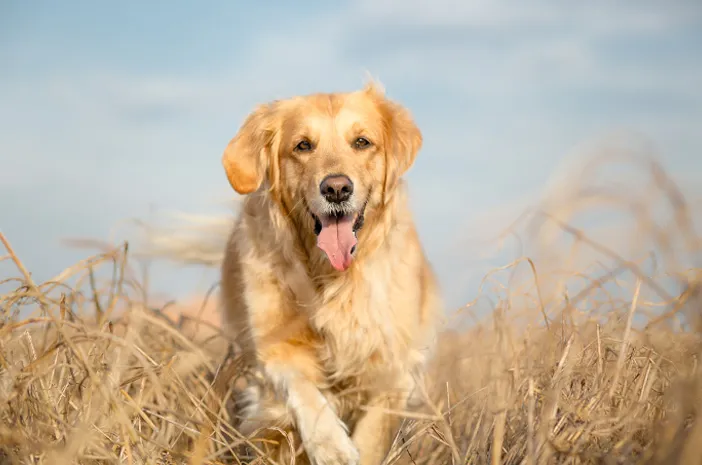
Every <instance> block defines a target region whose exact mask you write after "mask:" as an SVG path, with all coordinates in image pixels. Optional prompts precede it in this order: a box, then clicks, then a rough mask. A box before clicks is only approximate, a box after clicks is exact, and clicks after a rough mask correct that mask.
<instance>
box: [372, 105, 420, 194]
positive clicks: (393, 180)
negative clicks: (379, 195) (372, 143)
mask: <svg viewBox="0 0 702 465" xmlns="http://www.w3.org/2000/svg"><path fill="white" fill-rule="evenodd" d="M382 108H383V115H384V118H385V129H386V137H387V140H386V146H385V151H386V166H387V168H386V169H387V173H386V189H387V190H391V189H393V188H394V187H395V185H396V184H397V182H398V181H399V179H400V177H401V176H402V175H403V174H405V172H407V170H408V169H409V168H410V167H411V166H412V165H413V164H414V160H415V159H416V158H417V153H419V150H420V149H421V148H422V142H423V138H422V132H421V131H420V130H419V128H418V127H417V125H416V124H415V122H414V120H413V119H412V115H411V114H410V112H409V111H408V110H407V109H406V108H404V107H403V106H401V105H399V104H397V103H395V102H392V101H389V100H387V99H384V101H383V103H382Z"/></svg>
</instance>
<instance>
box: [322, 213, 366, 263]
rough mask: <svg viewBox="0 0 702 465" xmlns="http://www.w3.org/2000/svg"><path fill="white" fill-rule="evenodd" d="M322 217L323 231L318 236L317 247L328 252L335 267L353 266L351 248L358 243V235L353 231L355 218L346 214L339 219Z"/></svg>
mask: <svg viewBox="0 0 702 465" xmlns="http://www.w3.org/2000/svg"><path fill="white" fill-rule="evenodd" d="M320 219H321V221H322V231H321V232H320V233H319V236H317V247H319V248H320V249H322V250H323V251H324V253H326V254H327V257H328V258H329V261H330V262H331V264H332V266H333V267H334V269H336V270H338V271H345V270H346V269H347V268H348V267H349V266H351V260H352V259H353V258H352V257H351V250H352V249H353V247H354V246H355V245H356V236H355V235H354V233H353V222H354V218H353V216H352V215H346V216H344V217H342V218H339V219H336V218H333V217H326V218H320Z"/></svg>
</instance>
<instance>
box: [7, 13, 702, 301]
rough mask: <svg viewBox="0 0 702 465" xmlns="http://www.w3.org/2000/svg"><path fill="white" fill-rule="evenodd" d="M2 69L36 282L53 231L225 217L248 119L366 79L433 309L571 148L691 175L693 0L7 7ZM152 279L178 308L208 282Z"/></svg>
mask: <svg viewBox="0 0 702 465" xmlns="http://www.w3.org/2000/svg"><path fill="white" fill-rule="evenodd" d="M0 62H2V63H3V66H2V72H1V73H0V102H1V103H0V128H1V129H0V130H1V131H2V133H1V135H0V230H2V232H3V233H4V234H5V235H6V236H7V237H8V239H9V240H10V241H11V242H12V244H13V246H14V248H15V249H16V252H17V254H18V255H19V256H20V257H21V258H22V260H23V261H24V263H25V265H26V266H27V267H28V268H29V269H30V270H31V271H32V273H33V275H34V276H35V279H37V280H39V281H41V280H45V279H49V278H50V277H52V276H54V275H56V274H57V273H59V272H60V271H61V270H63V269H64V268H66V267H68V266H70V265H72V264H73V263H75V262H76V261H77V260H79V259H81V258H84V257H85V256H87V255H89V254H90V251H86V250H75V249H71V248H67V247H66V246H65V245H63V244H62V242H61V240H62V239H64V238H70V237H90V238H96V239H108V238H110V239H111V240H113V241H114V242H115V243H117V242H119V241H120V240H122V239H124V237H120V236H117V237H114V231H115V226H116V225H118V224H119V223H120V222H121V221H124V220H126V219H130V218H141V219H144V218H146V217H147V216H148V215H149V214H150V212H152V211H154V209H155V210H156V211H185V212H189V213H195V214H198V213H210V212H215V211H217V212H221V211H222V210H221V206H220V203H219V202H221V201H222V200H225V201H226V200H227V199H229V198H233V197H234V195H235V194H234V193H233V192H232V191H231V189H230V188H229V185H228V183H227V181H226V178H225V176H224V173H223V171H222V167H221V164H220V157H221V154H222V152H223V149H224V147H225V146H226V144H227V143H228V141H229V140H230V139H231V138H232V137H233V136H234V134H235V132H236V130H237V129H238V127H239V125H240V124H241V122H242V121H243V119H244V118H245V117H246V115H247V114H248V112H250V111H251V110H252V109H253V106H254V105H256V104H258V103H262V102H265V101H269V100H272V99H276V98H283V97H288V96H292V95H297V94H305V93H309V92H317V91H347V90H354V89H357V88H359V87H360V86H361V85H363V83H364V79H365V77H366V75H367V73H370V74H371V75H372V76H374V77H376V78H378V79H379V80H380V81H381V82H382V83H383V85H384V86H385V88H386V90H387V94H388V96H389V97H390V98H393V99H395V100H397V101H399V102H401V103H402V104H403V105H405V106H406V107H408V108H409V109H410V111H411V112H412V114H413V115H414V117H415V119H416V121H417V123H418V125H419V127H420V128H421V130H422V132H423V135H424V147H423V149H422V151H421V152H420V154H419V156H418V158H417V161H416V163H415V165H414V166H413V167H412V169H411V170H410V172H409V173H408V174H407V179H408V181H409V184H410V194H411V201H412V206H413V209H414V211H415V217H416V221H417V224H418V228H419V231H420V236H421V238H422V240H423V242H424V244H425V247H426V250H427V254H428V256H429V259H430V260H431V261H432V263H433V265H434V268H435V269H436V271H437V273H438V275H439V278H440V282H441V285H442V288H443V291H444V294H445V299H446V301H447V304H448V305H449V306H458V305H461V304H462V303H464V302H465V301H466V299H469V298H470V297H471V296H472V295H473V294H474V291H475V287H476V284H477V282H478V281H477V280H478V279H479V278H480V277H481V276H482V274H483V273H484V272H485V271H486V270H487V269H489V268H490V267H491V266H493V265H494V262H489V261H486V260H485V259H484V258H483V257H482V256H481V254H479V253H476V249H479V248H477V247H470V246H469V245H466V244H470V242H471V238H472V237H474V236H475V235H476V234H477V232H484V230H485V228H486V224H485V219H484V218H485V215H486V214H488V215H489V214H490V213H494V212H502V211H507V212H510V213H513V212H516V210H514V209H513V208H512V207H515V206H520V205H524V204H526V203H528V201H529V199H532V198H534V196H538V194H539V192H540V191H541V190H542V189H543V186H544V185H545V184H546V183H547V182H548V181H549V179H551V176H552V174H553V172H554V170H556V167H557V166H560V165H561V164H562V163H563V162H564V161H566V160H567V159H568V157H569V156H571V155H572V154H573V153H574V152H577V150H578V149H579V148H580V147H582V146H583V144H588V143H590V142H592V141H596V140H599V139H601V138H606V137H608V135H610V134H612V133H626V134H631V135H632V137H638V138H640V139H642V140H645V141H648V143H650V144H652V146H654V147H655V148H656V151H657V153H658V155H659V158H660V160H661V161H662V163H663V164H664V166H665V167H666V168H667V169H668V170H669V171H670V172H671V173H672V174H673V175H674V176H676V175H679V176H680V178H681V179H683V178H684V179H688V180H689V179H693V180H694V179H695V178H697V179H699V176H700V174H702V155H701V154H702V150H701V149H702V130H700V128H702V84H700V83H702V3H700V2H699V1H694V0H693V1H682V0H671V1H668V2H660V1H651V0H640V1H636V2H633V1H630V2H624V1H619V2H613V1H611V0H610V1H604V0H592V1H588V2H546V1H542V0H536V1H524V0H522V1H516V0H515V1H487V0H463V1H458V0H432V1H431V2H429V1H426V0H425V1H419V0H376V1H373V2H371V1H370V0H350V1H345V2H336V1H328V2H316V3H315V2H310V1H305V0H303V1H298V2H283V1H269V0H261V1H259V2H249V3H248V5H244V2H229V1H209V2H197V3H196V2H181V1H170V2H157V1H154V2H136V1H122V2H112V3H108V2H89V1H65V2H61V3H58V2H49V1H41V0H37V1H33V2H26V1H25V2H20V1H5V2H2V3H1V4H0ZM515 214H516V213H515ZM0 255H2V254H0ZM160 270H161V272H160V273H159V274H158V275H156V276H153V277H152V285H153V286H155V288H156V289H157V290H159V291H162V292H164V293H167V294H169V295H173V296H175V297H182V296H185V295H188V294H191V293H193V292H201V291H202V289H203V286H204V288H206V287H207V286H208V285H209V284H211V282H208V281H207V280H208V279H211V278H209V277H205V278H202V276H201V272H200V271H199V270H195V271H193V270H191V271H187V272H183V273H175V274H174V273H173V272H172V271H171V270H169V269H166V268H160ZM0 273H9V271H8V270H7V268H0ZM208 276H209V275H208ZM203 280H204V281H203Z"/></svg>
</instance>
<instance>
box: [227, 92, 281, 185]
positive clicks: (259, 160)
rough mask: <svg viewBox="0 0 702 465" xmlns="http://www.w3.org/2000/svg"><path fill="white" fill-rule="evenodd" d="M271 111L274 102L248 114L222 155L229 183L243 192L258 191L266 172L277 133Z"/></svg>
mask: <svg viewBox="0 0 702 465" xmlns="http://www.w3.org/2000/svg"><path fill="white" fill-rule="evenodd" d="M271 111H272V109H271V105H270V104H267V105H261V106H259V107H257V108H256V109H255V110H254V111H253V112H252V113H251V114H250V115H249V116H248V117H247V118H246V120H245V121H244V123H243V124H242V125H241V128H240V129H239V132H238V133H237V134H236V135H235V136H234V138H233V139H232V140H231V141H230V142H229V145H227V148H226V149H225V150H224V155H222V165H224V171H225V172H226V174H227V179H228V180H229V184H231V186H232V187H233V188H234V190H235V191H236V192H238V193H239V194H242V195H243V194H250V193H251V192H254V191H256V190H257V189H258V188H259V187H260V186H261V183H262V182H263V179H264V177H265V175H266V171H267V169H268V162H269V159H270V150H271V142H272V140H273V136H274V128H273V127H272V126H271Z"/></svg>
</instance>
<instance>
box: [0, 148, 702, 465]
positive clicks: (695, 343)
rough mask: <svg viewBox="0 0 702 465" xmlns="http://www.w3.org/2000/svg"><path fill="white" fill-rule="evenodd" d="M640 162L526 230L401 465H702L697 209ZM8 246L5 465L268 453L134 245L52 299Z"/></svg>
mask: <svg viewBox="0 0 702 465" xmlns="http://www.w3.org/2000/svg"><path fill="white" fill-rule="evenodd" d="M636 163H637V164H638V165H641V166H643V169H642V170H641V173H643V175H644V176H643V178H645V180H640V179H637V180H636V181H635V184H633V185H632V184H624V185H622V186H619V187H618V188H617V189H616V190H614V186H616V183H610V182H606V183H605V184H604V185H605V186H606V187H607V188H608V189H607V190H603V189H594V188H593V185H594V184H593V183H595V180H596V179H599V178H597V176H596V175H595V174H593V173H594V171H593V172H592V173H591V172H590V171H588V170H579V171H578V176H577V179H578V182H575V181H573V179H574V178H567V179H570V180H571V181H573V182H566V183H562V184H561V185H560V186H561V187H558V188H557V189H556V191H552V192H551V194H549V196H547V197H545V199H546V200H544V201H543V202H542V204H541V206H540V207H541V208H540V209H539V210H538V211H537V210H534V211H532V212H531V214H530V215H529V217H528V220H523V221H521V222H520V223H519V224H515V225H514V226H513V229H512V231H513V232H515V231H516V230H517V229H518V228H519V227H522V230H524V231H526V232H524V233H523V235H524V237H525V238H524V241H525V243H528V244H530V246H529V247H526V248H525V249H524V256H523V257H522V258H520V259H519V260H517V261H516V262H514V263H511V264H505V266H504V267H503V268H502V269H499V270H495V271H494V272H492V273H490V274H489V275H488V276H486V279H485V280H484V285H483V287H482V288H481V297H480V298H479V299H478V300H477V301H476V302H473V303H470V304H468V305H466V308H465V309H463V311H462V312H461V313H460V314H458V315H456V316H452V317H451V318H459V317H465V318H469V316H470V314H471V311H472V310H473V309H474V308H477V307H478V306H479V305H483V306H485V305H488V306H489V307H490V308H491V310H492V311H491V312H490V313H489V314H488V315H487V316H484V317H482V318H478V317H476V321H475V322H474V323H473V324H472V325H470V327H468V329H465V330H460V331H457V330H450V329H446V330H445V332H444V333H443V334H442V335H441V337H440V339H439V341H440V344H439V353H438V355H437V358H436V360H435V361H434V363H433V365H432V366H431V370H432V376H430V380H431V383H430V384H429V386H428V388H427V400H428V402H427V406H426V408H424V409H422V410H420V411H418V412H412V413H408V414H407V418H406V419H405V420H404V422H403V427H402V430H401V432H400V433H399V434H398V435H397V439H396V442H395V446H394V447H393V450H392V451H391V454H390V456H389V457H388V460H387V463H407V464H452V465H453V464H465V463H472V464H494V465H497V464H527V465H530V464H541V463H572V464H579V463H605V464H610V463H611V464H615V463H616V464H620V463H626V464H629V463H647V464H654V463H655V464H673V463H675V464H693V463H702V422H700V420H699V413H700V409H702V376H701V373H700V369H699V357H700V354H701V350H702V340H701V339H700V336H701V335H702V325H701V321H700V311H701V310H702V306H701V305H700V293H699V290H700V279H701V278H702V270H701V269H699V268H695V265H697V266H699V261H698V258H699V253H700V251H701V250H702V248H701V247H700V240H699V237H698V236H697V235H696V233H695V229H694V227H693V224H692V223H693V221H694V220H693V217H694V213H695V212H694V211H693V210H694V208H695V207H694V206H691V205H693V204H690V203H687V202H686V201H685V198H684V197H683V196H682V195H681V194H680V193H679V192H678V191H677V189H676V187H675V184H674V183H673V182H672V181H671V180H670V179H669V178H668V177H667V176H666V175H665V173H664V172H663V171H662V170H660V168H659V167H658V166H657V165H656V164H655V163H639V162H636ZM638 165H637V166H638ZM588 173H589V174H588ZM564 186H567V189H566V188H565V187H564ZM584 186H585V187H587V186H589V187H590V188H589V189H586V188H584ZM609 188H612V189H609ZM559 189H560V190H559ZM624 194H626V195H624ZM584 209H587V210H588V211H589V212H593V211H595V212H600V211H604V210H607V211H609V213H608V215H610V216H606V217H603V218H606V219H605V220H602V221H601V223H604V224H605V225H606V228H599V229H598V228H596V227H593V228H592V230H590V229H588V228H586V227H584V226H582V227H581V226H578V221H579V220H578V218H577V215H578V214H579V213H580V212H582V211H584ZM612 212H614V213H612ZM624 217H626V219H627V220H626V221H624V222H621V221H619V220H621V219H622V218H624ZM661 218H663V219H661ZM613 219H616V220H617V221H614V220H613ZM593 221H594V220H593ZM615 222H616V223H617V224H618V227H617V229H616V230H613V229H612V228H611V226H612V225H613V224H614V223H615ZM620 223H621V224H620ZM515 228H516V229H515ZM520 231H521V230H520ZM515 234H516V232H515ZM520 234H521V233H520ZM607 238H609V240H606V239H607ZM11 241H12V238H11V237H9V238H6V237H4V236H2V242H3V245H4V246H5V248H6V249H7V250H6V251H3V249H2V248H0V259H1V260H2V261H3V262H5V263H2V265H3V266H4V265H12V266H11V269H13V270H15V271H16V272H15V273H14V276H13V277H7V278H8V279H7V280H5V281H3V286H4V287H3V289H9V290H8V291H7V292H6V293H5V294H4V295H2V296H1V297H0V302H2V306H1V309H2V323H1V325H2V326H1V327H0V402H1V403H0V405H1V407H0V418H1V422H0V464H5V463H12V464H15V463H17V464H20V463H21V464H45V465H54V464H55V465H62V464H74V463H80V464H98V463H100V464H102V463H105V464H108V463H127V464H142V463H159V464H167V463H168V464H170V463H237V462H238V461H239V459H238V458H237V455H236V454H237V447H238V446H241V445H242V444H247V445H248V450H249V451H250V452H251V453H252V454H253V455H257V451H261V450H262V449H263V448H264V445H262V444H258V443H252V442H251V441H248V440H247V438H244V437H241V435H239V434H238V433H237V431H236V430H235V428H233V427H232V426H231V420H230V412H229V411H228V410H227V408H225V407H223V406H226V405H228V402H227V401H226V400H223V399H228V398H229V395H230V393H231V389H230V388H231V386H232V385H234V384H236V383H234V382H233V381H232V376H234V377H235V376H236V375H237V374H239V373H238V371H237V370H238V369H237V363H236V358H234V357H231V356H230V357H227V356H226V355H227V348H228V346H229V341H227V339H226V336H225V335H223V334H221V333H220V332H219V330H218V328H217V326H216V324H213V323H212V321H216V320H213V319H212V318H211V315H210V317H208V319H205V318H203V320H206V321H203V322H202V323H199V324H198V321H197V320H198V313H199V310H198V308H192V307H191V308H189V309H185V310H186V311H185V312H186V316H185V317H184V318H177V317H174V315H177V314H178V312H173V311H169V312H162V311H161V310H162V308H159V307H158V306H156V305H155V304H152V303H149V302H148V301H147V298H148V295H146V293H145V292H144V290H143V287H142V286H141V283H140V282H139V280H138V279H137V278H136V276H137V273H136V272H135V271H134V266H133V265H134V262H133V260H132V258H131V252H130V251H129V250H128V247H126V246H125V245H120V246H117V247H114V248H112V249H109V250H105V251H103V252H102V253H100V254H98V255H96V256H94V257H90V258H88V259H86V260H85V261H84V262H81V263H79V264H76V265H75V266H73V267H71V268H68V269H67V270H66V271H65V272H64V273H62V275H60V276H58V277H56V278H55V279H53V280H51V281H48V282H45V283H39V282H34V281H33V280H32V278H31V275H30V271H31V270H26V269H25V267H24V266H23V264H22V257H19V256H17V255H16V254H15V253H14V252H13V251H12V248H11ZM3 269H10V268H8V267H5V268H3ZM99 269H101V270H103V271H102V272H103V275H104V273H105V272H107V274H108V275H109V276H110V278H109V279H106V280H105V279H98V278H97V276H98V274H99V273H98V271H96V270H99ZM3 278H4V277H3ZM208 299H210V300H208V301H207V302H205V299H203V307H202V309H203V312H211V311H212V310H211V309H212V307H213V304H212V303H213V302H214V301H213V300H212V299H216V293H214V294H213V295H212V296H210V297H208ZM166 313H167V315H166ZM448 327H449V328H450V327H456V326H455V324H454V323H453V322H449V323H448ZM209 431H211V432H212V434H211V435H210V436H209V440H205V441H203V440H202V438H203V436H201V433H202V432H209ZM281 440H285V438H284V437H283V436H282V435H281ZM256 463H270V462H269V461H267V460H266V459H265V458H263V457H259V459H257V462H256Z"/></svg>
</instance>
